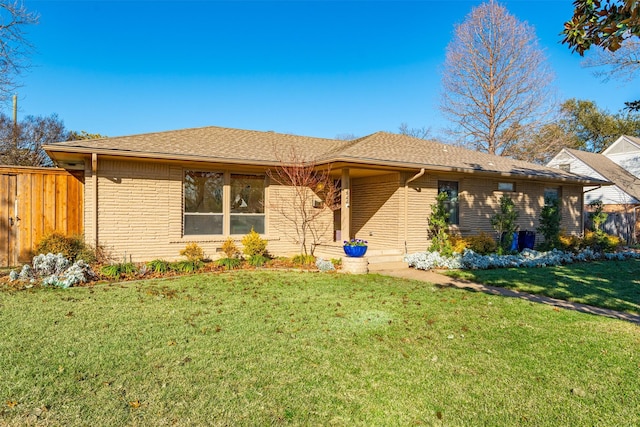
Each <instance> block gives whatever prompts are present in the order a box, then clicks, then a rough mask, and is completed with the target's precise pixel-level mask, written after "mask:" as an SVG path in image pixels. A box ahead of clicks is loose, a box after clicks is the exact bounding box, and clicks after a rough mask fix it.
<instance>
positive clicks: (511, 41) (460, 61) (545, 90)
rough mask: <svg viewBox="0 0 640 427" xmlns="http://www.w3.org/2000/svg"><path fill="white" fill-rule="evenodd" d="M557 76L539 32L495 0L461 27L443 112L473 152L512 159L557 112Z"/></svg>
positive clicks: (448, 62) (450, 54)
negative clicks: (554, 86)
mask: <svg viewBox="0 0 640 427" xmlns="http://www.w3.org/2000/svg"><path fill="white" fill-rule="evenodd" d="M552 81H553V74H552V73H551V70H550V68H549V66H548V64H547V60H546V58H545V55H544V53H543V51H542V49H540V47H539V45H538V40H537V38H536V36H535V29H534V28H533V27H531V26H530V25H528V24H527V23H526V22H521V21H518V20H517V19H516V18H515V17H514V16H513V15H511V14H510V13H508V11H507V9H506V8H505V7H504V6H502V5H500V4H499V3H497V2H496V1H493V0H490V1H488V2H485V3H483V4H481V5H480V6H478V7H476V8H474V9H473V10H472V11H471V13H469V15H467V17H466V18H465V20H464V22H463V23H461V24H459V25H457V26H456V28H455V32H454V36H453V39H452V40H451V42H450V43H449V45H448V46H447V52H446V57H445V62H444V66H443V72H442V87H443V92H442V97H441V101H440V109H441V110H442V112H443V113H444V115H445V116H446V117H447V118H448V119H449V120H450V121H451V122H452V123H453V124H454V126H452V128H451V131H450V132H451V134H452V136H454V137H455V139H456V140H457V141H459V142H461V143H462V144H464V145H466V146H468V147H469V148H472V149H475V150H478V151H483V152H487V153H490V154H497V155H510V149H511V147H513V146H515V145H517V144H518V143H520V142H521V141H523V140H526V139H528V138H529V137H530V135H532V134H535V133H536V132H537V129H538V128H539V127H540V126H541V125H542V124H544V123H546V122H547V121H548V118H549V117H548V115H549V113H550V112H551V111H553V110H554V107H555V105H554V103H553V97H552V96H551V83H552Z"/></svg>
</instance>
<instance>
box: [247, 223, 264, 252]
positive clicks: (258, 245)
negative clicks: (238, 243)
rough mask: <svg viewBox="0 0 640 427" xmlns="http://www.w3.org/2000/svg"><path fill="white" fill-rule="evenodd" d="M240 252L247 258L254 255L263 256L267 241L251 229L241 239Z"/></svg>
mask: <svg viewBox="0 0 640 427" xmlns="http://www.w3.org/2000/svg"><path fill="white" fill-rule="evenodd" d="M242 252H243V253H244V254H245V255H246V256H248V257H249V258H251V257H254V256H256V255H265V254H266V252H267V241H266V240H264V239H263V238H262V237H260V234H258V233H257V232H256V231H255V230H254V229H253V227H251V232H250V233H249V234H247V235H245V236H244V237H243V238H242Z"/></svg>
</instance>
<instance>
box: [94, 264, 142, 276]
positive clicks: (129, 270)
mask: <svg viewBox="0 0 640 427" xmlns="http://www.w3.org/2000/svg"><path fill="white" fill-rule="evenodd" d="M137 271H138V270H137V269H136V266H135V264H134V263H132V262H123V263H120V264H109V265H105V266H103V267H102V268H101V269H100V273H102V275H103V276H107V277H110V278H112V279H117V278H119V277H121V276H131V275H133V274H135V273H137Z"/></svg>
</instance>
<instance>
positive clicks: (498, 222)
mask: <svg viewBox="0 0 640 427" xmlns="http://www.w3.org/2000/svg"><path fill="white" fill-rule="evenodd" d="M518 216H520V214H519V213H518V211H517V210H516V205H515V203H513V199H511V197H509V196H504V195H503V196H502V197H500V212H498V213H496V214H495V215H494V216H493V218H491V226H492V227H493V229H494V230H496V232H498V236H500V247H499V248H498V250H499V252H500V253H506V252H509V251H510V250H511V244H512V243H513V233H515V232H516V230H517V229H518V225H517V224H516V221H517V220H518Z"/></svg>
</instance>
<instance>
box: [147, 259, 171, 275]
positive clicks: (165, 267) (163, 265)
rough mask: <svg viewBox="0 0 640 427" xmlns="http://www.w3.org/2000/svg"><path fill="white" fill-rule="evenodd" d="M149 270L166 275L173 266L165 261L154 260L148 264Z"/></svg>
mask: <svg viewBox="0 0 640 427" xmlns="http://www.w3.org/2000/svg"><path fill="white" fill-rule="evenodd" d="M147 268H148V269H149V270H151V271H153V272H154V273H166V272H167V271H169V270H171V264H170V263H169V262H168V261H165V260H163V259H154V260H153V261H149V262H148V263H147Z"/></svg>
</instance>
